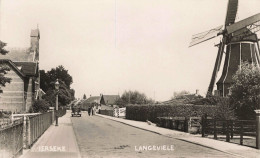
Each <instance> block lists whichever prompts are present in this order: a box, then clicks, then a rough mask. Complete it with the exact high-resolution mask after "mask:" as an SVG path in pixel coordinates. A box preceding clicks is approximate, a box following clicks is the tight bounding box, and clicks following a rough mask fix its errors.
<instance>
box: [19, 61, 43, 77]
mask: <svg viewBox="0 0 260 158" xmlns="http://www.w3.org/2000/svg"><path fill="white" fill-rule="evenodd" d="M14 63H15V65H16V66H17V67H18V68H19V67H21V69H20V70H21V71H22V72H23V73H24V74H25V75H26V76H34V75H36V74H37V69H38V64H37V63H35V62H14Z"/></svg>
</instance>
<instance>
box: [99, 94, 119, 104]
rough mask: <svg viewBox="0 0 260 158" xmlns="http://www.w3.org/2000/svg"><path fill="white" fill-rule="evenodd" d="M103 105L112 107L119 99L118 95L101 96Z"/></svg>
mask: <svg viewBox="0 0 260 158" xmlns="http://www.w3.org/2000/svg"><path fill="white" fill-rule="evenodd" d="M102 97H103V99H104V102H105V104H106V105H107V104H108V105H113V104H115V101H116V100H117V99H118V98H119V97H120V96H119V95H103V96H102Z"/></svg>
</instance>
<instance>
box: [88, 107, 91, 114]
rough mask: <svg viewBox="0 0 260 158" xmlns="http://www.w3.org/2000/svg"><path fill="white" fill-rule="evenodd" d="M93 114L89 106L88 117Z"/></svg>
mask: <svg viewBox="0 0 260 158" xmlns="http://www.w3.org/2000/svg"><path fill="white" fill-rule="evenodd" d="M90 114H91V106H88V116H90Z"/></svg>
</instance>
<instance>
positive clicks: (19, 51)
mask: <svg viewBox="0 0 260 158" xmlns="http://www.w3.org/2000/svg"><path fill="white" fill-rule="evenodd" d="M30 37H31V45H30V47H28V48H8V49H7V50H8V51H9V52H8V54H6V55H0V64H4V65H6V66H8V67H9V68H10V71H8V72H7V74H6V75H5V76H6V77H10V78H11V79H12V80H11V83H10V84H9V83H7V84H6V86H5V87H2V90H3V93H0V109H3V110H7V111H12V112H20V113H23V112H28V111H29V109H30V108H31V106H32V104H33V102H34V101H35V100H36V99H41V96H42V95H43V94H44V92H43V91H42V90H41V89H40V75H39V40H40V31H39V29H35V30H31V35H30Z"/></svg>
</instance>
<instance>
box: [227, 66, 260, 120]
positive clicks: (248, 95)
mask: <svg viewBox="0 0 260 158" xmlns="http://www.w3.org/2000/svg"><path fill="white" fill-rule="evenodd" d="M233 81H234V83H233V84H232V86H231V87H230V92H231V96H230V97H231V99H232V104H234V106H235V111H236V114H237V116H238V118H240V119H254V118H255V112H254V110H255V109H256V108H257V105H258V97H259V92H260V69H259V67H258V66H256V65H255V64H251V63H248V62H242V64H241V68H240V69H239V70H238V71H237V72H236V74H235V75H234V76H233ZM258 108H259V106H258Z"/></svg>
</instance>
